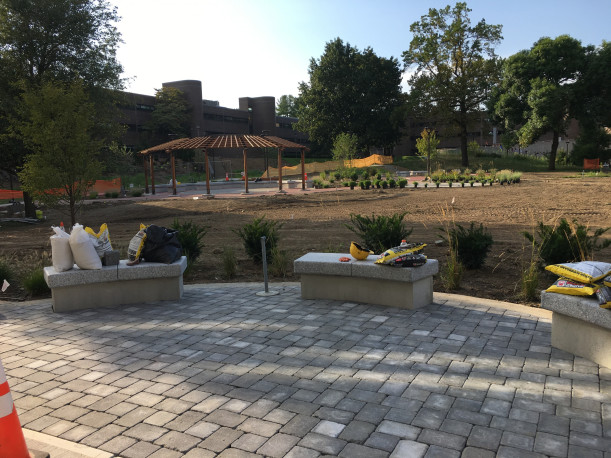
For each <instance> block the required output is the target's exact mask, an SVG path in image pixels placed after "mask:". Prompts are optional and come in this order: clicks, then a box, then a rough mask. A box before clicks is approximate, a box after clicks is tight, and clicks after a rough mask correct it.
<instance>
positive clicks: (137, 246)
mask: <svg viewBox="0 0 611 458" xmlns="http://www.w3.org/2000/svg"><path fill="white" fill-rule="evenodd" d="M146 227H147V226H145V225H144V224H142V223H140V230H139V231H138V233H137V234H136V235H134V236H133V237H132V239H131V240H130V242H129V246H128V247H127V258H128V259H129V260H130V261H132V262H133V261H137V260H139V259H140V255H141V254H142V248H144V242H146V232H144V230H145V229H146Z"/></svg>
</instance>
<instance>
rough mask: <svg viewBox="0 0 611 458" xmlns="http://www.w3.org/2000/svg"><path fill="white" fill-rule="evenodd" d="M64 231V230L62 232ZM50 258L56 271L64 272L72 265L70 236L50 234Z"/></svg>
mask: <svg viewBox="0 0 611 458" xmlns="http://www.w3.org/2000/svg"><path fill="white" fill-rule="evenodd" d="M64 233H65V232H64ZM51 258H52V260H53V267H54V268H55V271H56V272H64V271H66V270H70V269H72V266H74V257H73V256H72V248H70V236H68V234H66V237H62V236H58V235H52V236H51Z"/></svg>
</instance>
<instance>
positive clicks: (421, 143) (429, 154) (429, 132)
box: [416, 127, 439, 176]
mask: <svg viewBox="0 0 611 458" xmlns="http://www.w3.org/2000/svg"><path fill="white" fill-rule="evenodd" d="M438 145H439V139H438V138H437V134H436V133H435V130H434V129H428V128H426V127H425V128H424V129H423V130H422V133H421V134H420V138H418V139H416V148H417V149H418V155H419V156H421V157H426V174H427V175H428V176H431V159H433V158H434V157H435V155H436V154H437V146H438Z"/></svg>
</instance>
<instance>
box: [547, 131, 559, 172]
mask: <svg viewBox="0 0 611 458" xmlns="http://www.w3.org/2000/svg"><path fill="white" fill-rule="evenodd" d="M552 135H553V136H554V138H552V151H551V152H550V153H549V164H548V165H547V169H548V170H549V171H550V172H551V171H554V170H556V153H557V152H558V135H560V132H556V131H555V130H554V131H553V133H552Z"/></svg>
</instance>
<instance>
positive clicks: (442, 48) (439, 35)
mask: <svg viewBox="0 0 611 458" xmlns="http://www.w3.org/2000/svg"><path fill="white" fill-rule="evenodd" d="M470 12H471V10H470V9H469V8H467V4H466V3H464V2H458V3H456V5H455V6H454V8H450V6H449V5H448V6H446V7H445V8H443V9H439V10H438V9H435V8H431V9H429V13H428V14H427V15H425V16H422V17H421V18H420V21H417V22H414V23H413V24H412V25H411V26H410V31H411V32H412V33H413V35H414V37H413V38H412V41H411V43H410V47H409V49H408V50H407V51H405V52H404V53H403V62H404V64H405V67H406V69H413V70H414V75H413V76H412V77H411V78H410V80H409V84H410V86H411V91H410V99H411V103H412V104H413V105H415V106H416V107H418V108H419V111H420V112H421V113H426V114H429V115H431V114H432V115H434V116H436V117H438V118H441V119H447V120H449V121H451V122H452V123H454V124H455V125H456V126H457V127H458V129H459V132H460V140H461V141H460V148H461V154H462V165H463V166H465V167H466V166H468V165H469V156H468V154H467V140H468V138H467V133H468V125H469V119H470V115H471V114H472V113H475V112H478V111H480V110H481V109H482V108H483V105H484V102H485V101H486V99H487V96H488V93H489V91H490V89H491V87H492V86H493V85H494V84H495V83H496V82H497V81H498V76H499V70H500V62H499V60H498V59H497V57H496V54H495V52H494V48H495V46H496V45H497V44H499V43H500V41H501V40H502V38H503V37H502V36H501V30H502V26H501V25H490V24H487V23H486V21H485V20H484V19H482V20H480V21H479V22H478V23H477V24H475V25H471V20H470V19H469V13H470Z"/></svg>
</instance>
